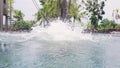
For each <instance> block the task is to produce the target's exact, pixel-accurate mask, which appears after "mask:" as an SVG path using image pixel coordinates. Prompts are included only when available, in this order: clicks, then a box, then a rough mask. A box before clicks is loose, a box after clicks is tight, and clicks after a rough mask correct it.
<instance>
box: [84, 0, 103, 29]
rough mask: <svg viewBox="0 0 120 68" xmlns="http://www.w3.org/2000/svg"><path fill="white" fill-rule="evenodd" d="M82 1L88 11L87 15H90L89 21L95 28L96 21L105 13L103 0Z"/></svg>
mask: <svg viewBox="0 0 120 68" xmlns="http://www.w3.org/2000/svg"><path fill="white" fill-rule="evenodd" d="M82 2H83V3H84V4H85V7H86V10H87V12H88V15H90V18H89V19H90V21H91V25H93V26H94V29H97V27H98V22H99V21H100V20H102V18H103V17H102V15H104V14H105V11H104V10H103V9H104V6H105V1H104V0H82Z"/></svg>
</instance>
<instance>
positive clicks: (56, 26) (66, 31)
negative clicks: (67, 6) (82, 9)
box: [0, 20, 92, 43]
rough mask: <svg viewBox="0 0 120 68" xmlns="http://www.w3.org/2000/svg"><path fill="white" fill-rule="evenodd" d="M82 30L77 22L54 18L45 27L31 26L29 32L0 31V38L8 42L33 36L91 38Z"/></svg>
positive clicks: (19, 40) (40, 37) (74, 39)
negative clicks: (31, 28)
mask: <svg viewBox="0 0 120 68" xmlns="http://www.w3.org/2000/svg"><path fill="white" fill-rule="evenodd" d="M73 25H74V26H73ZM73 29H74V30H73ZM82 30H83V28H82V27H80V25H78V23H71V22H66V23H64V22H63V21H61V20H54V21H52V22H50V26H49V27H47V28H43V27H40V26H39V25H38V26H35V27H33V30H32V31H31V32H30V33H0V37H1V38H0V40H1V41H2V42H10V43H14V42H23V41H27V40H30V39H33V38H37V39H39V40H47V41H65V40H68V41H76V40H91V39H92V35H91V34H84V33H82Z"/></svg>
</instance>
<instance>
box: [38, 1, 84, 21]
mask: <svg viewBox="0 0 120 68" xmlns="http://www.w3.org/2000/svg"><path fill="white" fill-rule="evenodd" d="M39 1H40V2H41V5H42V6H43V8H41V9H39V11H38V12H37V13H36V18H37V21H39V20H40V19H42V18H47V19H51V18H52V19H54V18H56V17H60V18H63V17H64V16H65V18H67V19H70V18H72V17H74V18H75V19H76V20H78V21H80V20H81V19H80V18H81V17H82V16H83V15H84V14H85V12H81V13H80V12H79V9H80V8H81V5H78V4H77V3H75V1H74V2H73V1H71V0H68V1H66V3H64V2H65V1H64V0H39ZM64 5H66V6H64Z"/></svg>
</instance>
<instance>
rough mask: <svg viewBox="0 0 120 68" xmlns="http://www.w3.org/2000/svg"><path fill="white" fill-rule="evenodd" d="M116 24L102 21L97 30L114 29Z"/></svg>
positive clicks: (106, 20)
mask: <svg viewBox="0 0 120 68" xmlns="http://www.w3.org/2000/svg"><path fill="white" fill-rule="evenodd" d="M116 27H117V24H116V23H115V21H113V20H108V19H104V20H103V23H102V24H100V25H99V26H98V29H99V30H103V29H104V30H105V29H115V28H116Z"/></svg>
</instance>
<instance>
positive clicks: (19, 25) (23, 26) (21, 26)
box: [11, 20, 32, 31]
mask: <svg viewBox="0 0 120 68" xmlns="http://www.w3.org/2000/svg"><path fill="white" fill-rule="evenodd" d="M31 27H32V25H31V24H30V23H28V22H26V21H23V20H21V21H18V22H16V23H15V24H13V25H12V27H11V30H13V31H19V30H30V29H31Z"/></svg>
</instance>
